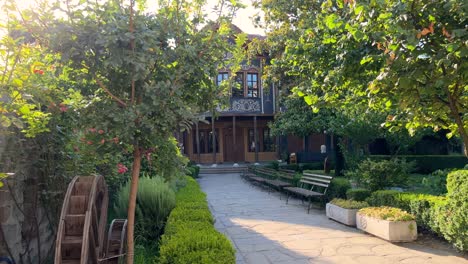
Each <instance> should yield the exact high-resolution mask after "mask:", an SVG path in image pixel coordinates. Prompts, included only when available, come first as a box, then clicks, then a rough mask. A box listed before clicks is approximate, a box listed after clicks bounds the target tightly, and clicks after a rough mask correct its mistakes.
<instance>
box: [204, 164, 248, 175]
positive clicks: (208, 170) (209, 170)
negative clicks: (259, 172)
mask: <svg viewBox="0 0 468 264" xmlns="http://www.w3.org/2000/svg"><path fill="white" fill-rule="evenodd" d="M245 171H247V167H245V166H243V167H241V166H239V167H201V168H200V174H228V173H242V172H245Z"/></svg>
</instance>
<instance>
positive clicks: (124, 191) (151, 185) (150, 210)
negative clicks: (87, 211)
mask: <svg viewBox="0 0 468 264" xmlns="http://www.w3.org/2000/svg"><path fill="white" fill-rule="evenodd" d="M129 190H130V182H128V183H127V184H126V185H124V186H123V187H122V188H121V189H120V190H119V192H118V194H117V197H116V203H115V205H114V211H115V213H116V216H117V217H121V218H126V217H127V208H128V199H129ZM175 203H176V200H175V193H174V191H173V190H172V189H171V187H170V186H169V184H168V183H167V182H165V181H164V179H163V178H161V177H154V178H149V177H141V178H140V180H139V182H138V194H137V207H136V227H135V229H136V231H135V233H136V237H137V238H138V239H139V240H141V242H148V241H155V240H157V239H158V238H159V236H160V234H161V233H162V231H163V228H164V224H165V222H166V219H167V217H168V215H169V213H170V212H171V210H172V209H173V208H174V206H175Z"/></svg>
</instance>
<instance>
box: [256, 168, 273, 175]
mask: <svg viewBox="0 0 468 264" xmlns="http://www.w3.org/2000/svg"><path fill="white" fill-rule="evenodd" d="M255 172H256V173H260V174H262V175H265V176H269V177H275V176H276V173H277V171H276V170H274V169H270V168H265V167H257V168H256V169H255Z"/></svg>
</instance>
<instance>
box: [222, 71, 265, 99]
mask: <svg viewBox="0 0 468 264" xmlns="http://www.w3.org/2000/svg"><path fill="white" fill-rule="evenodd" d="M247 71H248V70H247V69H246V70H244V71H240V72H237V73H236V76H235V77H234V85H233V87H232V92H231V95H232V97H254V98H258V97H259V96H260V94H259V90H260V80H259V75H258V73H257V72H247ZM227 79H229V73H228V72H219V73H218V76H217V77H216V85H218V86H219V85H221V83H222V82H223V81H224V80H227Z"/></svg>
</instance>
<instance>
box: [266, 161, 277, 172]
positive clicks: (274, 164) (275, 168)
mask: <svg viewBox="0 0 468 264" xmlns="http://www.w3.org/2000/svg"><path fill="white" fill-rule="evenodd" d="M265 167H267V168H270V169H274V170H278V169H279V162H278V161H277V160H274V161H272V162H270V163H269V164H268V165H266V166H265Z"/></svg>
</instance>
